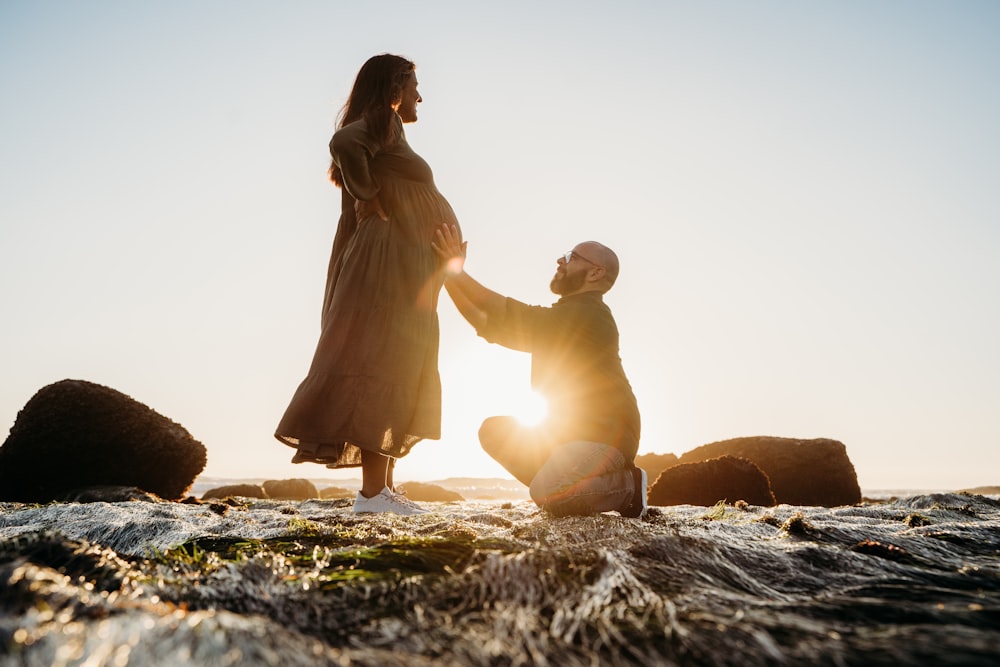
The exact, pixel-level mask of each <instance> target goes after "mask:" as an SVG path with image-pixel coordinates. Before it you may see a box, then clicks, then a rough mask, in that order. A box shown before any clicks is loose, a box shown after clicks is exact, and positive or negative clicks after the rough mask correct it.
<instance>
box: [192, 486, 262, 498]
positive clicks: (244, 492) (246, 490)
mask: <svg viewBox="0 0 1000 667" xmlns="http://www.w3.org/2000/svg"><path fill="white" fill-rule="evenodd" d="M234 496H239V497H242V498H267V497H268V496H267V491H265V490H264V487H263V486H261V485H260V484H227V485H225V486H217V487H215V488H214V489H209V490H208V491H206V492H205V493H203V494H201V497H202V499H203V500H205V499H208V498H230V497H234Z"/></svg>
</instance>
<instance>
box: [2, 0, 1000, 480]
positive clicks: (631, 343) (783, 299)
mask: <svg viewBox="0 0 1000 667" xmlns="http://www.w3.org/2000/svg"><path fill="white" fill-rule="evenodd" d="M998 30H1000V3H996V2H993V1H991V0H984V1H981V2H979V1H968V0H956V1H953V2H926V1H923V0H905V1H904V0H899V1H898V2H892V1H888V0H881V1H877V2H871V1H860V0H845V1H838V2H798V1H791V0H789V1H779V0H759V1H756V2H751V1H743V0H739V1H737V0H714V1H704V2H702V1H699V2H694V1H691V2H679V1H669V0H667V1H665V0H656V1H655V2H654V1H650V2H636V1H632V0H618V1H617V2H614V3H612V2H589V1H585V0H576V1H574V2H561V1H553V2H538V1H537V0H536V1H535V2H530V3H529V2H522V1H520V0H506V1H505V2H497V3H470V2H461V1H454V2H439V1H434V0H425V1H424V2H419V3H414V2H395V1H392V0H385V1H383V2H378V3H346V2H332V1H327V2H318V1H316V2H309V1H297V2H287V3H276V2H257V1H246V0H241V1H208V2H194V1H188V0H179V1H176V2H169V3H168V2H148V3H135V2H124V1H123V2H104V1H100V0H97V1H93V2H87V3H78V2H69V1H66V2H56V1H50V0H40V1H28V0H0V100H2V104H0V128H2V130H0V308H2V313H3V325H2V326H0V437H5V435H6V432H7V430H9V428H10V426H12V425H13V423H14V420H15V419H16V417H17V413H18V411H19V410H20V409H21V408H22V407H23V406H24V404H25V403H26V402H27V401H28V399H30V398H31V396H32V395H33V394H34V393H35V392H36V391H38V390H39V389H40V388H42V387H43V386H45V385H47V384H50V383H52V382H57V381H59V380H62V379H64V378H75V379H83V380H89V381H91V382H97V383H100V384H103V385H107V386H110V387H113V388H115V389H117V390H119V391H122V392H124V393H126V394H128V395H129V396H132V397H133V398H135V399H136V400H138V401H141V402H142V403H145V404H146V405H148V406H150V407H151V408H153V409H154V410H156V411H157V412H160V413H161V414H163V415H165V416H167V417H169V418H170V419H173V420H174V421H177V422H178V423H180V424H182V425H183V426H184V427H185V428H187V430H188V431H190V432H191V434H192V435H193V436H194V437H195V438H196V439H198V440H200V441H201V442H203V443H204V444H205V446H206V448H207V451H208V464H207V467H206V469H205V473H204V474H205V475H209V476H221V477H263V478H272V479H274V478H285V477H309V478H331V479H333V478H343V477H356V476H357V475H358V471H357V470H356V469H354V470H346V471H330V470H327V469H326V468H323V467H321V466H317V465H313V464H302V465H292V464H291V463H290V459H291V455H292V453H293V450H291V449H290V448H288V447H286V446H284V445H282V444H280V443H279V442H278V441H277V440H275V439H274V438H273V435H272V434H273V432H274V428H275V426H276V425H277V422H278V420H279V419H280V417H281V414H282V413H283V412H284V409H285V407H286V406H287V404H288V401H289V399H290V398H291V396H292V393H293V392H294V390H295V388H296V387H297V386H298V384H299V382H300V381H301V380H302V378H303V377H304V376H305V373H306V371H307V369H308V366H309V362H310V360H311V358H312V353H313V350H314V346H315V343H316V340H317V338H318V335H319V315H320V312H319V311H320V306H321V303H322V298H323V287H324V281H325V276H326V268H327V260H328V258H329V252H330V245H331V243H332V239H333V234H334V232H335V229H336V224H337V218H338V215H339V202H340V199H339V192H338V191H337V189H336V188H335V187H334V186H333V185H332V184H330V183H329V182H328V181H327V180H326V168H327V165H328V162H329V154H328V149H327V144H328V141H329V138H330V135H331V134H332V132H333V128H334V123H335V118H336V115H337V112H338V111H339V109H340V107H341V105H342V104H343V103H344V101H345V100H346V96H347V94H348V92H349V89H350V86H351V83H352V82H353V80H354V76H355V75H356V73H357V70H358V68H359V67H360V66H361V64H362V63H363V62H364V61H365V60H366V59H367V58H368V57H370V56H372V55H375V54H377V53H384V52H391V53H398V54H401V55H404V56H406V57H408V58H410V59H412V60H414V61H415V62H416V63H417V72H418V76H419V78H420V90H421V94H422V96H423V100H424V101H423V103H422V104H421V105H420V107H419V121H418V122H417V123H415V124H412V125H408V126H407V129H406V131H407V137H408V140H409V142H410V144H411V146H412V147H413V148H414V150H416V151H417V152H418V153H419V154H420V155H422V156H423V157H424V158H425V159H426V160H427V161H428V163H429V164H430V165H431V167H432V168H433V170H434V175H435V180H436V183H437V185H438V188H439V189H440V190H441V192H442V193H443V194H444V195H445V196H446V197H447V198H448V200H449V201H450V202H451V204H452V206H453V207H454V209H455V210H456V212H457V214H458V217H459V219H460V220H461V222H462V225H463V229H464V232H465V237H466V240H467V241H468V242H469V254H468V261H467V264H466V268H467V270H468V271H469V273H470V274H472V275H473V276H474V277H476V278H477V279H478V280H480V281H481V282H483V283H484V284H486V285H487V286H489V287H491V288H492V289H494V290H496V291H498V292H501V293H503V294H506V295H509V296H512V297H514V298H517V299H519V300H521V301H524V302H527V303H534V304H543V305H547V304H550V303H552V302H553V301H554V300H555V297H554V295H552V294H551V293H550V292H549V290H548V283H549V280H550V278H551V276H552V274H553V272H554V269H555V267H556V259H557V257H559V255H561V254H562V253H563V252H565V251H566V250H568V249H570V248H572V247H573V246H574V245H575V244H576V243H578V242H581V241H586V240H595V241H599V242H602V243H604V244H605V245H608V246H610V247H612V248H613V249H615V250H616V252H617V253H618V255H619V257H620V260H621V265H622V272H621V276H620V278H619V280H618V283H617V284H616V286H615V287H614V289H613V290H612V291H611V292H609V293H608V295H607V299H606V300H607V302H608V303H609V305H610V306H611V308H612V309H613V311H614V313H615V315H616V318H617V321H618V325H619V329H620V332H621V356H622V360H623V363H624V366H625V370H626V372H627V374H628V375H629V378H630V380H631V382H632V385H633V388H634V390H635V393H636V396H637V398H638V401H639V407H640V411H641V413H642V418H643V434H642V440H641V442H640V447H639V451H640V453H659V454H664V453H671V452H672V453H675V454H678V455H680V454H682V453H684V452H686V451H688V450H691V449H693V448H695V447H697V446H699V445H701V444H705V443H708V442H713V441H716V440H722V439H726V438H732V437H739V436H749V435H773V436H784V437H793V438H816V437H824V438H833V439H836V440H839V441H841V442H843V443H844V444H845V445H846V447H847V453H848V456H849V457H850V459H851V461H852V463H853V464H854V467H855V469H856V471H857V474H858V479H859V482H860V484H861V486H862V488H863V489H895V488H898V489H915V488H926V489H953V488H966V487H969V486H976V485H987V484H1000V347H998V341H1000V298H998V297H1000V261H998V258H1000V188H998V187H997V184H998V183H1000V123H998V122H997V119H998V118H1000V41H998V40H997V39H996V34H997V32H998ZM439 314H440V318H441V358H440V371H441V378H442V383H443V390H444V397H443V399H444V406H443V417H442V420H443V421H442V431H443V432H442V439H441V440H440V441H424V442H423V443H421V444H419V445H418V446H417V447H416V448H415V449H414V451H413V452H412V453H411V454H410V455H409V456H407V457H405V458H404V459H402V460H401V461H399V463H398V465H397V468H396V470H397V472H396V479H397V481H405V480H407V479H409V480H425V481H426V480H437V479H444V478H447V477H454V476H475V477H504V476H507V475H506V474H505V472H504V471H503V469H502V468H500V466H499V465H497V464H496V463H494V462H493V461H492V460H491V459H490V458H489V457H488V456H487V455H486V454H485V453H483V452H482V450H481V449H480V448H479V445H478V440H477V435H476V432H477V430H478V427H479V424H480V423H481V422H482V420H483V419H484V418H486V417H488V416H490V415H495V414H520V413H521V411H522V410H524V409H526V408H525V405H526V404H527V403H528V402H529V400H528V397H529V393H528V388H529V387H528V372H529V358H528V356H527V355H525V354H523V353H520V352H514V351H510V350H506V349H504V348H500V347H498V346H494V345H490V344H488V343H486V342H485V341H484V340H483V339H481V338H478V337H477V336H476V335H475V333H474V332H473V330H472V329H471V328H470V327H469V326H468V325H467V324H466V323H465V322H464V321H463V320H462V319H461V318H460V316H459V315H458V314H457V311H456V310H455V309H454V306H453V305H452V304H451V303H450V302H449V301H448V299H447V297H446V296H445V295H444V294H442V299H441V305H440V309H439Z"/></svg>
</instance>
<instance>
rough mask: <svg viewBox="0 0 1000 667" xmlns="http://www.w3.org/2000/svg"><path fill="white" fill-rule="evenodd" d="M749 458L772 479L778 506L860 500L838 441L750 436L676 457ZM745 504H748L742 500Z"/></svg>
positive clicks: (691, 459)
mask: <svg viewBox="0 0 1000 667" xmlns="http://www.w3.org/2000/svg"><path fill="white" fill-rule="evenodd" d="M724 455H729V456H738V457H742V458H746V459H750V460H751V461H753V462H754V463H756V464H757V466H758V467H760V469H761V470H763V471H764V472H765V473H766V474H767V476H768V478H769V479H770V480H771V490H772V491H774V497H775V499H776V500H777V502H779V503H785V504H788V505H820V506H824V507H836V506H839V505H853V504H856V503H859V502H861V487H860V486H858V476H857V473H856V472H855V471H854V464H852V463H851V460H850V459H849V458H848V457H847V448H846V447H844V444H843V443H842V442H838V441H837V440H829V439H827V438H816V439H812V440H800V439H797V438H777V437H771V436H754V437H746V438H733V439H731V440H720V441H718V442H712V443H709V444H707V445H702V446H701V447H697V448H695V449H693V450H691V451H689V452H686V453H684V454H682V455H681V457H680V462H681V463H694V462H696V461H705V460H707V459H713V458H717V457H719V456H724ZM747 502H749V501H747Z"/></svg>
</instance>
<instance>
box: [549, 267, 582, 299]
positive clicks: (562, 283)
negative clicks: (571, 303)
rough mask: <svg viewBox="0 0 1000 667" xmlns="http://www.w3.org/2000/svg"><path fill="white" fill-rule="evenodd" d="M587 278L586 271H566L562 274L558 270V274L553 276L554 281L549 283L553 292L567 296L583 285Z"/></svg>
mask: <svg viewBox="0 0 1000 667" xmlns="http://www.w3.org/2000/svg"><path fill="white" fill-rule="evenodd" d="M586 279H587V274H586V273H585V272H584V271H577V272H576V273H570V272H568V271H566V272H564V273H563V274H562V275H560V274H559V272H558V271H557V272H556V275H554V276H553V277H552V282H550V283H549V289H550V290H552V293H553V294H558V295H559V296H566V295H567V294H572V293H573V292H575V291H577V290H578V289H580V288H581V287H583V283H584V282H585V281H586Z"/></svg>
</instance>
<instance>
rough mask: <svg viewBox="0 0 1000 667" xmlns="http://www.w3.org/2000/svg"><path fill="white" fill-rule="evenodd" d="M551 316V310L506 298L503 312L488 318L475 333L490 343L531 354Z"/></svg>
mask: <svg viewBox="0 0 1000 667" xmlns="http://www.w3.org/2000/svg"><path fill="white" fill-rule="evenodd" d="M552 315H553V313H552V309H551V308H546V307H544V306H529V305H527V304H525V303H521V302H520V301H517V300H516V299H511V298H510V297H507V298H506V299H505V301H504V309H503V312H502V313H499V316H497V317H491V318H489V319H488V320H487V322H486V326H485V327H483V328H482V329H480V330H478V331H477V332H476V333H478V334H479V335H480V336H482V337H483V338H485V339H486V340H487V341H488V342H490V343H496V344H497V345H503V346H504V347H507V348H510V349H512V350H520V351H522V352H532V351H534V349H535V346H536V342H537V339H538V338H539V336H540V335H542V334H543V332H544V330H545V329H546V327H547V326H548V322H549V320H551V318H552Z"/></svg>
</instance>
